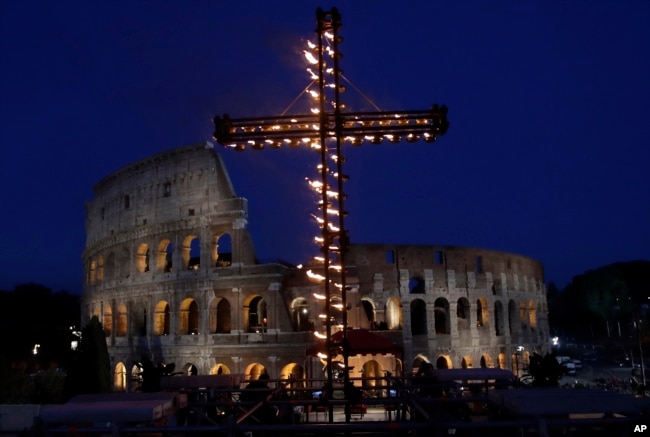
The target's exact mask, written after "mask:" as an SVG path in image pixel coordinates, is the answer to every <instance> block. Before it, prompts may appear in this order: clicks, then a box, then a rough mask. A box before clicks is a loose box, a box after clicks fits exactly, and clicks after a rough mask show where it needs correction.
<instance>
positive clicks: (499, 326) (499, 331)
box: [494, 300, 505, 335]
mask: <svg viewBox="0 0 650 437" xmlns="http://www.w3.org/2000/svg"><path fill="white" fill-rule="evenodd" d="M494 329H495V333H496V335H505V327H504V314H503V304H502V303H501V301H499V300H497V301H496V302H494Z"/></svg>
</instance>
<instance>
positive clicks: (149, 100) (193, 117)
mask: <svg viewBox="0 0 650 437" xmlns="http://www.w3.org/2000/svg"><path fill="white" fill-rule="evenodd" d="M319 6H321V7H323V8H325V9H329V8H330V7H332V6H336V7H337V8H338V9H339V11H340V12H341V14H342V16H343V28H342V29H341V34H342V36H343V38H344V41H343V43H342V44H341V46H340V48H341V52H342V53H343V59H342V61H341V68H342V69H343V72H344V74H345V77H346V78H348V79H349V80H350V81H351V82H352V84H353V85H354V86H355V87H357V88H359V89H360V90H361V91H362V92H363V94H365V95H366V96H368V97H369V98H370V99H371V100H372V101H373V102H374V103H375V104H377V105H378V106H379V107H380V108H381V109H383V110H390V109H426V108H428V107H429V106H430V105H431V104H433V103H439V104H446V105H447V106H448V107H449V119H450V122H451V127H450V129H449V131H448V132H447V134H446V135H445V136H443V137H441V138H440V140H439V141H438V142H436V143H434V144H428V143H416V144H410V143H402V144H382V145H379V146H374V145H364V146H362V147H360V148H352V147H349V148H348V149H347V156H348V161H347V163H346V166H347V173H348V174H350V176H351V178H350V181H349V183H348V185H347V194H348V202H347V207H348V208H347V209H348V210H349V211H350V216H349V218H348V221H347V224H348V227H349V229H350V237H351V240H352V242H353V243H355V242H356V243H377V242H386V243H399V244H410V243H421V244H449V245H461V246H473V247H484V248H489V249H494V250H502V251H508V252H514V253H519V254H522V255H527V256H530V257H533V258H535V259H537V260H539V261H541V262H542V263H543V264H544V266H545V271H546V280H547V282H551V281H552V282H555V283H556V284H557V285H558V286H560V287H563V286H565V285H567V284H568V283H569V282H570V280H571V278H572V277H573V276H575V275H578V274H580V273H582V272H583V271H585V270H587V269H591V268H596V267H599V266H602V265H605V264H609V263H611V262H617V261H629V260H635V259H645V260H648V259H650V255H649V248H650V147H649V146H650V104H649V102H650V79H649V78H650V2H647V1H643V0H611V1H610V0H601V1H593V0H589V1H587V0H585V1H553V0H551V1H528V2H521V1H515V0H512V1H498V2H495V1H458V2H442V1H430V0H422V1H406V2H395V1H365V0H355V1H348V2H340V3H339V4H323V3H322V2H314V1H307V0H302V1H298V0H296V1H278V2H269V1H218V2H217V1H207V0H206V1H201V0H193V1H188V2H181V1H164V0H163V1H144V0H136V1H92V2H88V1H82V0H78V1H68V0H61V1H46V0H43V1H33V0H3V1H2V2H0V147H1V150H2V155H1V158H0V190H2V192H1V193H0V198H1V199H2V204H1V205H2V206H1V208H0V211H1V213H0V220H1V223H0V229H2V243H1V244H0V289H5V290H11V289H13V288H14V286H15V285H16V284H19V283H23V282H39V283H42V284H44V285H46V286H48V287H51V288H53V289H55V290H58V289H68V290H70V291H73V292H77V293H78V292H80V291H81V288H82V278H83V267H82V261H81V255H82V251H83V248H84V244H85V228H84V221H85V212H84V203H85V202H86V201H88V200H90V199H92V188H93V186H94V184H95V183H97V182H98V181H99V180H100V179H102V178H103V177H104V176H106V175H108V174H109V173H111V172H113V171H115V170H117V169H119V168H120V167H122V166H124V165H127V164H129V163H131V162H133V161H136V160H138V159H141V158H144V157H146V156H149V155H151V154H154V153H157V152H160V151H163V150H168V149H171V148H175V147H179V146H184V145H189V144H193V143H197V142H203V141H207V140H210V139H211V136H212V124H211V118H212V117H213V116H214V115H215V114H224V113H229V114H230V115H231V116H233V117H246V116H264V115H275V114H279V113H280V112H282V111H284V110H285V109H286V108H287V107H288V106H289V105H290V103H291V101H292V100H293V99H294V98H295V97H296V96H297V95H298V94H299V93H300V92H301V91H302V90H303V88H305V86H306V85H307V84H308V82H309V77H308V75H307V73H306V72H305V69H304V67H305V63H304V61H303V58H302V57H301V55H300V52H301V50H302V49H303V48H304V44H305V40H307V39H315V37H314V29H315V10H316V8H317V7H319ZM347 88H348V91H347V92H346V93H345V94H343V96H342V97H343V100H344V101H345V102H346V103H347V106H348V108H350V109H352V110H372V107H369V104H368V103H367V101H366V100H365V99H364V98H362V97H361V95H360V94H359V93H357V92H355V91H354V87H353V86H348V87H347ZM306 104H307V102H306V101H305V102H304V103H303V102H299V103H298V104H297V106H296V107H295V109H296V110H304V107H305V105H306ZM300 105H303V108H301V106H300ZM215 147H217V148H218V149H217V150H219V151H220V153H221V154H222V156H223V158H224V160H225V163H226V166H227V168H228V169H229V171H230V175H231V179H232V181H233V184H234V186H235V190H236V192H237V194H238V195H239V196H242V197H246V198H248V199H249V206H250V211H249V212H250V222H249V223H250V230H251V232H252V234H253V238H254V241H255V245H256V249H257V254H258V257H259V258H260V259H263V260H270V259H275V258H282V259H285V260H289V261H293V262H296V263H299V262H304V261H306V259H307V258H308V257H309V256H311V255H314V254H316V252H317V248H316V246H314V245H313V243H312V237H313V235H314V233H315V229H314V227H313V225H312V223H311V221H310V218H309V214H310V213H312V212H314V211H315V204H314V199H313V197H312V195H311V193H310V191H309V189H308V187H307V185H306V184H305V182H304V178H305V177H307V176H313V175H314V174H315V173H314V172H315V170H314V165H315V164H316V163H317V161H318V156H317V155H316V154H314V152H310V151H308V150H306V149H305V150H301V149H298V150H296V149H287V150H264V151H261V152H254V151H247V152H243V153H238V152H235V151H233V150H226V149H223V148H221V147H220V146H218V145H216V146H215Z"/></svg>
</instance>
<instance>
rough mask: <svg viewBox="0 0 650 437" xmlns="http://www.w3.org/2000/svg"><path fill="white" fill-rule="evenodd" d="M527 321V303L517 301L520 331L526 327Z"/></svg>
mask: <svg viewBox="0 0 650 437" xmlns="http://www.w3.org/2000/svg"><path fill="white" fill-rule="evenodd" d="M528 321H529V320H528V305H526V302H524V301H523V300H522V301H521V302H519V322H521V329H522V331H525V330H526V328H528Z"/></svg>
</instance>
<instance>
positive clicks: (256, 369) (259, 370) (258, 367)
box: [244, 363, 268, 381]
mask: <svg viewBox="0 0 650 437" xmlns="http://www.w3.org/2000/svg"><path fill="white" fill-rule="evenodd" d="M264 374H267V375H268V373H267V371H266V367H264V366H263V365H262V364H260V363H251V364H249V365H248V366H246V370H245V371H244V377H245V378H246V379H247V380H249V381H256V380H258V379H260V376H262V375H264Z"/></svg>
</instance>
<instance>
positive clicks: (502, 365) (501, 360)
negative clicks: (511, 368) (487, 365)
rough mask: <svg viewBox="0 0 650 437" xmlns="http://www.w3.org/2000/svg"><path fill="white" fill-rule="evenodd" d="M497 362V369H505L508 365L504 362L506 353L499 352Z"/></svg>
mask: <svg viewBox="0 0 650 437" xmlns="http://www.w3.org/2000/svg"><path fill="white" fill-rule="evenodd" d="M497 363H498V365H499V369H506V368H507V367H508V363H507V362H506V354H504V353H503V352H501V353H499V357H498V358H497Z"/></svg>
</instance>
